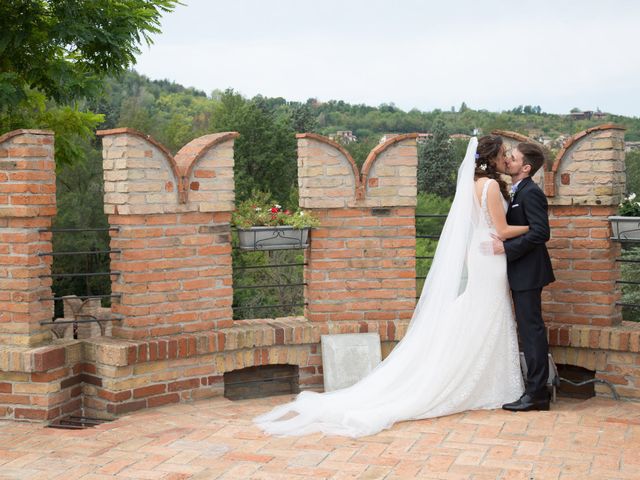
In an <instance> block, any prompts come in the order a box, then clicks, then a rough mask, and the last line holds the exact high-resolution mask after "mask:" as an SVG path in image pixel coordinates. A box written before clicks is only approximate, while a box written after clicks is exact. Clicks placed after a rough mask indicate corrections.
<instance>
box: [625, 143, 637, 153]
mask: <svg viewBox="0 0 640 480" xmlns="http://www.w3.org/2000/svg"><path fill="white" fill-rule="evenodd" d="M638 150H640V142H624V151H625V152H631V151H638Z"/></svg>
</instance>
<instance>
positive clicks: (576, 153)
mask: <svg viewBox="0 0 640 480" xmlns="http://www.w3.org/2000/svg"><path fill="white" fill-rule="evenodd" d="M624 172H625V166H624V127H621V126H618V125H613V124H606V125H599V126H597V127H593V128H589V129H587V130H584V131H582V132H579V133H576V134H575V135H573V136H572V137H571V138H569V139H567V141H566V142H565V143H564V145H563V147H562V149H561V150H560V151H559V152H558V154H557V155H556V157H555V160H554V162H553V164H552V165H551V167H550V168H548V170H547V173H546V174H545V175H547V177H548V178H549V182H546V185H545V193H546V194H547V196H548V197H550V198H549V203H550V204H551V205H594V206H616V205H618V203H620V200H621V197H622V194H623V193H624V189H625V185H626V176H625V173H624Z"/></svg>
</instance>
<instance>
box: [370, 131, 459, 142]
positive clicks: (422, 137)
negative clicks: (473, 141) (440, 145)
mask: <svg viewBox="0 0 640 480" xmlns="http://www.w3.org/2000/svg"><path fill="white" fill-rule="evenodd" d="M398 135H400V134H399V133H385V134H384V135H383V136H381V137H380V140H379V141H378V143H384V142H386V141H387V140H389V139H390V138H393V137H397V136H398ZM431 137H433V133H428V132H425V133H418V137H417V138H416V142H418V143H421V144H422V143H425V142H426V141H427V140H428V139H429V138H431ZM449 138H450V139H451V140H469V139H470V138H471V135H467V134H465V133H453V134H451V135H449Z"/></svg>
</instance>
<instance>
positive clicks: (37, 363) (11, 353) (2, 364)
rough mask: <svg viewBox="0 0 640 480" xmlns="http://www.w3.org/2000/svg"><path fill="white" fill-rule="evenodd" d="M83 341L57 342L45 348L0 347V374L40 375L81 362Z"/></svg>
mask: <svg viewBox="0 0 640 480" xmlns="http://www.w3.org/2000/svg"><path fill="white" fill-rule="evenodd" d="M80 349H81V341H79V340H56V341H54V342H53V343H52V344H51V345H47V346H43V347H16V346H1V347H0V372H23V373H40V372H46V371H48V370H52V369H55V368H58V367H61V366H64V365H67V364H74V363H76V362H78V361H80Z"/></svg>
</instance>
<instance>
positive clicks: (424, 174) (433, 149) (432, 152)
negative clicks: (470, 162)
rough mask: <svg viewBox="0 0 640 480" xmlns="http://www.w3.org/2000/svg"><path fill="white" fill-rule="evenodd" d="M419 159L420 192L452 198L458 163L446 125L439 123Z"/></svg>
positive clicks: (434, 127) (435, 125)
mask: <svg viewBox="0 0 640 480" xmlns="http://www.w3.org/2000/svg"><path fill="white" fill-rule="evenodd" d="M432 133H433V135H432V136H431V137H430V138H429V139H428V140H427V141H426V142H425V145H424V148H423V149H422V151H421V152H420V155H419V159H418V191H420V192H425V193H433V194H436V195H439V196H441V197H447V198H448V197H452V196H453V194H454V193H455V189H456V179H455V175H456V161H455V158H454V151H453V148H452V142H451V140H450V139H449V134H448V132H447V130H446V128H445V125H444V123H443V122H441V121H437V122H436V123H435V124H434V126H433V132H432Z"/></svg>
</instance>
